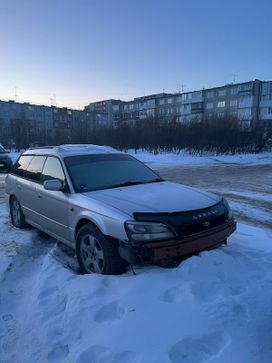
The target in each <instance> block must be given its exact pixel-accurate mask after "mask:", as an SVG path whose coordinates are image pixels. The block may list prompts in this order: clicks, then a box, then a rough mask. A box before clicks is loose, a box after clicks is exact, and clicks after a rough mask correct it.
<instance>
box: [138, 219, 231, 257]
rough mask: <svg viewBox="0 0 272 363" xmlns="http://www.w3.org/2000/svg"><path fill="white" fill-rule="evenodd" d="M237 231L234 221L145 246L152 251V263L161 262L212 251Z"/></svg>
mask: <svg viewBox="0 0 272 363" xmlns="http://www.w3.org/2000/svg"><path fill="white" fill-rule="evenodd" d="M235 229H236V222H235V220H234V219H232V220H230V221H229V222H228V223H226V224H224V225H221V226H218V227H215V228H213V229H210V230H207V231H205V232H201V233H198V234H195V235H193V236H188V237H184V238H180V239H175V240H170V241H162V242H152V243H147V244H145V247H147V248H148V249H149V250H150V256H151V260H152V261H159V260H162V259H164V258H169V257H178V256H184V255H190V254H194V253H196V252H199V251H203V250H206V249H210V248H212V247H215V246H216V245H218V244H220V243H222V242H224V241H226V239H227V238H228V237H229V236H230V235H231V234H232V233H233V232H234V231H235Z"/></svg>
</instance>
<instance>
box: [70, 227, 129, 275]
mask: <svg viewBox="0 0 272 363" xmlns="http://www.w3.org/2000/svg"><path fill="white" fill-rule="evenodd" d="M76 255H77V259H78V263H79V266H80V270H81V272H82V273H83V274H88V273H100V274H103V275H118V274H121V273H122V272H124V271H125V268H126V266H127V262H126V261H125V260H123V259H122V258H121V257H120V255H119V253H118V243H117V242H116V241H115V240H113V239H111V238H109V237H106V236H104V235H103V234H102V233H101V232H100V231H99V229H98V228H97V227H95V226H94V225H93V224H91V223H89V224H86V225H84V226H83V227H81V228H80V230H79V232H78V234H77V237H76Z"/></svg>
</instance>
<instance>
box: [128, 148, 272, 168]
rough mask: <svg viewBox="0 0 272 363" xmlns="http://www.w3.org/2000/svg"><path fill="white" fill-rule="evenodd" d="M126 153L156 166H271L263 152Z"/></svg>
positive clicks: (268, 155) (271, 160) (270, 154)
mask: <svg viewBox="0 0 272 363" xmlns="http://www.w3.org/2000/svg"><path fill="white" fill-rule="evenodd" d="M128 153H129V154H130V155H132V156H134V157H136V158H137V159H139V160H141V161H143V162H145V163H149V164H157V165H158V166H160V165H161V166H167V165H169V166H172V165H186V166H196V165H199V166H210V165H218V164H241V165H254V164H258V165H263V164H272V152H263V153H260V154H236V155H218V156H215V155H203V156H198V155H190V154H188V153H186V152H181V153H179V154H175V153H165V152H162V153H159V154H157V155H154V154H152V153H149V152H146V151H138V152H137V153H135V152H134V151H133V150H132V149H131V150H128Z"/></svg>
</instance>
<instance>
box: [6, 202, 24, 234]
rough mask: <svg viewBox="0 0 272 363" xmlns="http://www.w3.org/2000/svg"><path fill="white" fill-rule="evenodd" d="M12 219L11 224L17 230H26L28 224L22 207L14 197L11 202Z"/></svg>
mask: <svg viewBox="0 0 272 363" xmlns="http://www.w3.org/2000/svg"><path fill="white" fill-rule="evenodd" d="M9 208H10V218H11V223H12V224H13V225H14V227H16V228H21V229H23V228H25V227H26V226H27V223H26V221H25V216H24V213H23V211H22V207H21V205H20V203H19V201H18V199H17V198H16V197H12V198H11V201H10V207H9Z"/></svg>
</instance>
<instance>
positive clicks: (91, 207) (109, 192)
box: [6, 145, 236, 274]
mask: <svg viewBox="0 0 272 363" xmlns="http://www.w3.org/2000/svg"><path fill="white" fill-rule="evenodd" d="M6 192H7V194H8V204H9V208H10V215H11V221H12V223H13V225H14V226H15V227H18V228H23V227H25V225H26V223H29V224H31V225H32V226H34V227H37V228H39V229H40V230H42V231H44V232H46V233H48V234H49V235H51V236H53V237H55V238H57V239H58V240H60V241H63V242H64V243H66V244H68V245H69V246H71V247H73V248H75V250H76V255H77V258H78V262H79V265H80V268H81V270H82V272H83V273H91V272H96V273H102V274H118V273H122V272H123V271H124V269H125V267H126V265H127V264H128V263H129V264H137V263H139V262H142V261H144V262H149V263H159V264H163V263H166V262H167V263H168V262H171V261H173V260H174V259H175V260H179V259H180V258H181V256H184V255H189V254H193V253H196V252H198V251H202V250H205V249H210V248H213V247H215V246H216V245H218V244H221V243H224V242H226V240H227V238H228V237H229V236H230V234H231V233H232V232H234V230H235V228H236V222H235V220H234V218H233V215H232V212H231V210H230V208H229V206H228V203H227V201H226V200H225V199H223V198H220V197H218V196H216V195H213V194H211V193H207V192H204V191H200V190H197V189H194V188H190V187H188V186H185V185H181V184H176V183H171V182H168V181H164V180H163V179H161V178H160V177H159V176H158V175H157V174H156V173H155V172H154V171H152V170H151V169H150V168H149V167H147V166H146V165H145V164H143V163H141V162H140V161H138V160H137V159H135V158H133V157H132V156H130V155H127V154H125V153H121V152H119V151H117V150H114V149H112V148H109V147H102V146H96V145H62V146H58V147H46V148H38V149H32V150H31V149H30V150H28V151H26V152H24V153H23V154H22V155H21V156H20V158H19V159H18V160H17V162H16V164H15V165H14V167H13V168H12V170H11V173H10V174H9V175H8V176H7V178H6Z"/></svg>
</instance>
